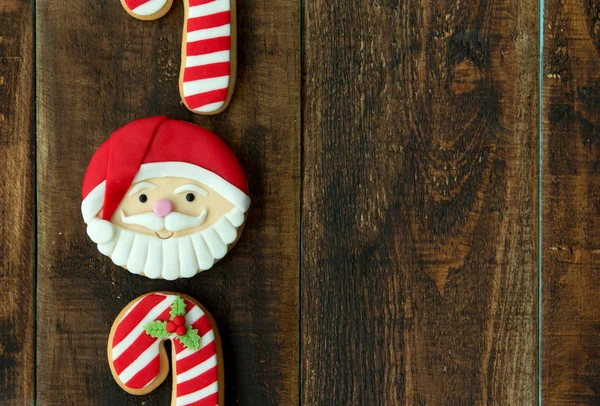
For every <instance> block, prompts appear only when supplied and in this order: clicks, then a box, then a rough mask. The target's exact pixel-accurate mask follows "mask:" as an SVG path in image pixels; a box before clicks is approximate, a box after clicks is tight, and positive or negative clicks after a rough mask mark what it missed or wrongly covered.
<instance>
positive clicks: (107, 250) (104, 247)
mask: <svg viewBox="0 0 600 406" xmlns="http://www.w3.org/2000/svg"><path fill="white" fill-rule="evenodd" d="M118 238H119V231H118V230H117V231H116V233H115V238H113V239H112V240H111V241H110V242H107V243H106V244H98V251H100V253H101V254H102V255H106V256H107V257H110V255H111V254H112V252H113V250H114V249H115V245H117V240H118Z"/></svg>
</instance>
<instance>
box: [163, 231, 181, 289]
mask: <svg viewBox="0 0 600 406" xmlns="http://www.w3.org/2000/svg"><path fill="white" fill-rule="evenodd" d="M177 245H178V241H177V240H176V239H175V238H169V239H168V240H163V243H162V248H163V267H162V277H163V278H165V279H166V280H168V281H172V280H175V279H177V278H178V277H179V249H178V248H177Z"/></svg>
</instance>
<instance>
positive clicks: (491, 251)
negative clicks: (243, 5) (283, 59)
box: [301, 0, 538, 405]
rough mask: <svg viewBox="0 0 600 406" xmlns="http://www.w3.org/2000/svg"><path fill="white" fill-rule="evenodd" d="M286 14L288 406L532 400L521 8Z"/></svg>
mask: <svg viewBox="0 0 600 406" xmlns="http://www.w3.org/2000/svg"><path fill="white" fill-rule="evenodd" d="M303 16H304V20H303V21H304V43H303V84H304V96H303V140H304V141H303V157H304V158H303V165H302V166H303V218H302V247H303V255H302V266H301V269H302V278H301V280H302V285H301V308H302V310H301V337H302V342H301V354H302V356H301V382H302V384H301V385H302V398H301V403H302V404H306V405H313V404H319V405H320V404H353V405H392V404H411V405H412V404H428V405H437V404H445V405H459V404H504V405H509V404H510V405H517V404H518V405H521V404H522V405H530V404H533V403H534V402H535V400H536V349H537V346H536V339H537V336H536V327H537V311H536V300H537V296H536V290H537V277H536V275H537V274H536V268H537V258H536V244H537V227H536V216H537V212H536V210H535V207H536V205H537V191H536V180H537V158H538V157H537V116H536V115H537V108H538V102H537V96H538V92H537V62H538V47H537V39H538V36H537V35H538V30H537V1H534V0H523V1H515V0H498V1H485V0H481V1H477V0H473V1H462V2H458V1H447V0H429V1H417V0H384V1H379V2H362V1H357V0H353V1H336V0H334V1H323V0H316V1H312V2H305V3H304V11H303Z"/></svg>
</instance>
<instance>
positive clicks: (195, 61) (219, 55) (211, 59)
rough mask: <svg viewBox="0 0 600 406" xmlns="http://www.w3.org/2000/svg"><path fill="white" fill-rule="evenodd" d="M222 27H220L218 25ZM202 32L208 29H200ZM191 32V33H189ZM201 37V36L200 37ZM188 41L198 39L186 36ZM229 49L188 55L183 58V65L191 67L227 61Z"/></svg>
mask: <svg viewBox="0 0 600 406" xmlns="http://www.w3.org/2000/svg"><path fill="white" fill-rule="evenodd" d="M219 28H222V27H219ZM200 31H202V32H204V31H208V30H200ZM194 32H198V31H194ZM190 34H192V33H190ZM200 39H202V38H200ZM188 41H198V39H194V40H190V39H189V37H188ZM229 54H230V52H229V51H219V52H213V53H210V54H204V55H198V56H188V57H187V58H186V59H185V67H186V68H193V67H194V66H202V65H210V64H213V63H219V62H229Z"/></svg>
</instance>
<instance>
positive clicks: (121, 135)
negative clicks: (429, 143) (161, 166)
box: [82, 90, 248, 220]
mask: <svg viewBox="0 0 600 406" xmlns="http://www.w3.org/2000/svg"><path fill="white" fill-rule="evenodd" d="M225 91H226V90H225ZM155 162H186V163H189V164H193V165H197V166H200V167H202V168H204V169H207V170H209V171H211V172H213V173H215V174H217V175H219V176H220V177H222V178H223V179H225V180H226V181H228V182H229V183H231V184H232V185H233V186H235V187H237V188H238V189H240V190H241V191H242V192H243V193H245V194H248V185H247V184H246V178H245V175H244V172H243V170H242V167H241V165H240V163H239V162H238V160H237V158H236V157H235V155H234V154H233V152H232V151H231V149H230V148H229V147H228V146H227V144H225V142H223V140H221V139H220V138H219V137H217V136H216V135H215V134H213V133H211V132H210V131H208V130H205V129H203V128H201V127H199V126H197V125H194V124H190V123H186V122H183V121H177V120H168V119H167V118H166V117H150V118H145V119H141V120H136V121H133V122H131V123H129V124H127V125H125V126H124V127H121V128H120V129H118V130H117V131H115V132H114V133H113V134H112V135H111V136H110V138H109V139H108V140H107V141H106V142H105V143H104V144H102V145H101V146H100V148H99V149H98V151H97V152H96V153H95V154H94V156H93V157H92V160H91V162H90V165H89V166H88V169H87V172H86V174H85V177H84V180H83V186H82V196H83V198H84V199H85V197H86V196H87V195H88V194H89V193H90V192H91V191H92V190H93V189H94V188H95V187H96V186H98V185H99V184H100V183H101V182H102V181H104V180H105V179H106V192H105V195H104V205H103V210H102V218H103V219H104V220H110V218H111V217H112V215H113V213H114V211H115V210H116V208H117V206H118V205H119V203H120V202H121V200H122V198H123V196H125V193H126V192H127V190H128V189H129V187H130V186H131V183H132V181H133V179H134V178H135V175H136V174H137V172H138V170H139V168H140V166H141V165H142V164H145V163H155Z"/></svg>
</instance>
